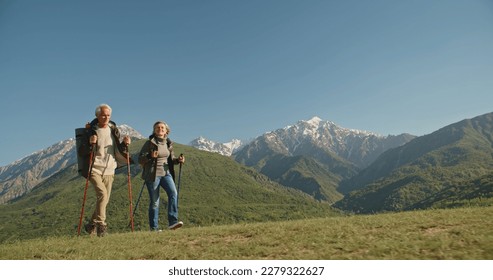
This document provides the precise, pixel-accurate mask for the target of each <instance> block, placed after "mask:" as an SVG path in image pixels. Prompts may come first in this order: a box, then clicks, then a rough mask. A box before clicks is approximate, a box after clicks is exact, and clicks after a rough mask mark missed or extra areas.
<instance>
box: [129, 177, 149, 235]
mask: <svg viewBox="0 0 493 280" xmlns="http://www.w3.org/2000/svg"><path fill="white" fill-rule="evenodd" d="M145 184H146V182H145V181H144V183H143V184H142V189H140V193H139V197H138V198H137V202H136V203H135V206H134V211H133V213H132V217H133V216H135V212H137V207H139V202H140V197H141V196H142V192H143V191H144V187H145ZM128 226H130V223H128Z"/></svg>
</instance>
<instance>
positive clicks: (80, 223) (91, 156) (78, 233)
mask: <svg viewBox="0 0 493 280" xmlns="http://www.w3.org/2000/svg"><path fill="white" fill-rule="evenodd" d="M94 145H95V144H92V145H91V153H90V154H89V169H88V170H87V178H86V187H85V188H84V198H83V199H82V209H81V210H80V218H79V226H78V227H77V236H80V229H81V226H82V218H83V217H84V206H85V205H86V197H87V188H88V187H89V177H91V173H92V164H93V162H92V160H93V157H94Z"/></svg>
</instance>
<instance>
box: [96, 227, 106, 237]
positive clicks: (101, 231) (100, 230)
mask: <svg viewBox="0 0 493 280" xmlns="http://www.w3.org/2000/svg"><path fill="white" fill-rule="evenodd" d="M107 232H108V225H98V237H103V236H106V235H107V234H108V233H107Z"/></svg>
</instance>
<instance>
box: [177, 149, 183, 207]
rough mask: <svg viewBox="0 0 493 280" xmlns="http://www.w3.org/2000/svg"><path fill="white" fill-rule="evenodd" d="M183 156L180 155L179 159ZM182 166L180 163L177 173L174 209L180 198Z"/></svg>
mask: <svg viewBox="0 0 493 280" xmlns="http://www.w3.org/2000/svg"><path fill="white" fill-rule="evenodd" d="M182 156H183V154H180V157H182ZM182 165H183V163H182V162H180V171H178V186H177V190H176V192H177V193H176V207H177V208H178V199H179V197H180V182H181V166H182Z"/></svg>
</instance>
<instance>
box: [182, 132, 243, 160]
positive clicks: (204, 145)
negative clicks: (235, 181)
mask: <svg viewBox="0 0 493 280" xmlns="http://www.w3.org/2000/svg"><path fill="white" fill-rule="evenodd" d="M189 145H190V146H192V147H195V148H197V149H200V150H203V151H208V152H214V153H219V154H221V155H223V156H231V155H232V154H233V153H234V152H235V151H236V150H238V149H239V148H240V147H241V146H242V145H243V143H242V142H241V140H238V139H233V140H231V141H230V142H227V143H217V142H214V141H211V140H207V139H205V138H204V137H202V136H201V137H199V138H197V139H195V140H192V141H191V142H190V143H189Z"/></svg>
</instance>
